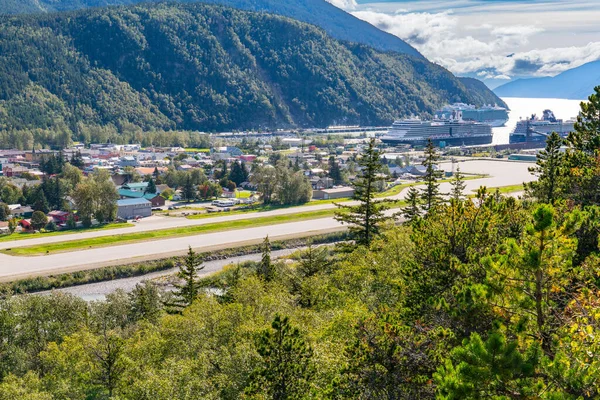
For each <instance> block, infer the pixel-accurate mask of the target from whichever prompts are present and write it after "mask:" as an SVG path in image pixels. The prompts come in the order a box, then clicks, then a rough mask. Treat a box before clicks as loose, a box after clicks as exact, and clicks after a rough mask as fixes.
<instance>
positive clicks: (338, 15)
mask: <svg viewBox="0 0 600 400" xmlns="http://www.w3.org/2000/svg"><path fill="white" fill-rule="evenodd" d="M143 1H144V0H0V13H3V14H26V13H40V12H52V11H69V10H78V9H82V8H89V7H102V6H111V5H131V4H136V3H141V2H143ZM146 1H147V0H146ZM150 1H159V0H150ZM178 1H179V2H180V3H192V2H197V1H198V0H178ZM202 2H204V3H214V4H221V5H225V6H230V7H234V8H239V9H243V10H249V11H263V12H269V13H274V14H279V15H283V16H286V17H290V18H293V19H297V20H299V21H302V22H308V23H311V24H313V25H317V26H319V27H321V28H323V29H324V30H325V31H326V32H327V33H329V34H330V35H331V36H333V37H334V38H336V39H340V40H346V41H350V42H356V43H363V44H367V45H369V46H371V47H374V48H376V49H378V50H383V51H397V52H399V53H406V54H411V55H414V56H416V57H422V56H421V54H420V53H419V52H418V51H417V50H416V49H415V48H414V47H412V46H411V45H409V44H408V43H406V42H404V41H403V40H401V39H400V38H398V37H397V36H394V35H392V34H389V33H387V32H384V31H382V30H379V29H377V28H376V27H374V26H373V25H371V24H369V23H368V22H365V21H363V20H361V19H358V18H356V17H354V16H352V15H351V14H348V13H347V12H345V11H343V10H341V9H339V8H337V7H335V6H333V5H332V4H330V3H328V2H327V1H325V0H202Z"/></svg>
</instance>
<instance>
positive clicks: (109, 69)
mask: <svg viewBox="0 0 600 400" xmlns="http://www.w3.org/2000/svg"><path fill="white" fill-rule="evenodd" d="M494 97H495V96H494V95H493V94H492V93H491V92H490V91H487V90H486V91H479V92H478V91H468V90H467V89H466V88H465V86H464V85H463V84H462V83H461V82H460V81H459V80H458V79H457V78H455V77H454V76H453V75H452V74H451V73H449V72H448V71H446V70H445V69H443V68H441V67H439V66H437V65H434V64H432V63H429V62H428V61H427V60H424V59H422V58H415V57H412V56H407V55H402V54H397V53H381V52H378V51H375V50H373V49H371V48H369V47H366V46H363V45H356V44H348V43H342V42H338V41H336V40H334V39H332V38H330V37H329V36H328V35H327V34H326V33H325V32H324V31H322V30H321V29H318V28H316V27H314V26H312V25H308V24H304V23H300V22H297V21H294V20H291V19H288V18H284V17H280V16H275V15H270V14H264V13H252V12H246V11H240V10H235V9H231V8H226V7H221V6H213V5H205V4H198V3H195V4H185V5H184V4H154V5H139V6H131V7H118V8H104V9H90V10H84V11H78V12H70V13H58V14H39V15H35V16H13V17H8V16H6V17H3V18H1V19H0V129H3V130H4V131H5V133H4V134H5V135H7V134H8V135H10V131H11V130H32V129H45V130H51V131H52V132H50V133H48V135H63V136H64V135H68V134H69V132H71V131H73V132H74V133H75V136H80V137H82V138H83V139H86V138H87V139H89V136H90V135H92V136H94V135H96V136H97V135H101V132H100V133H98V132H99V129H100V128H99V127H104V126H106V125H109V124H110V125H114V126H115V127H116V129H117V130H119V131H121V132H124V131H128V130H132V129H135V128H137V127H140V128H142V129H144V130H152V129H167V130H168V129H183V130H201V131H223V130H230V129H256V128H275V127H294V126H300V127H303V126H306V127H308V126H327V125H331V124H342V123H343V124H361V125H387V124H389V123H391V122H392V120H393V119H394V118H398V117H401V116H406V115H410V114H423V113H425V114H427V113H431V112H433V111H434V109H435V108H436V107H437V106H440V105H442V104H443V103H447V102H454V101H462V102H469V103H478V104H481V103H490V102H494V101H493V100H491V99H490V98H494ZM6 132H9V133H6ZM90 132H91V133H90ZM34 135H38V136H39V135H43V133H40V132H37V133H36V132H34ZM50 143H52V141H51V140H50Z"/></svg>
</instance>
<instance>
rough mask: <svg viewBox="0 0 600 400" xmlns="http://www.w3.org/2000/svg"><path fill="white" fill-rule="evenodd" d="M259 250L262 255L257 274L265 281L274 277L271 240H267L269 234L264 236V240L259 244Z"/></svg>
mask: <svg viewBox="0 0 600 400" xmlns="http://www.w3.org/2000/svg"><path fill="white" fill-rule="evenodd" d="M261 250H262V257H261V260H260V264H259V265H258V274H259V276H261V277H262V278H263V279H264V280H265V281H266V282H270V281H272V280H273V278H274V277H275V266H274V265H273V262H272V261H271V242H270V241H269V236H267V237H265V240H264V241H263V244H262V246H261Z"/></svg>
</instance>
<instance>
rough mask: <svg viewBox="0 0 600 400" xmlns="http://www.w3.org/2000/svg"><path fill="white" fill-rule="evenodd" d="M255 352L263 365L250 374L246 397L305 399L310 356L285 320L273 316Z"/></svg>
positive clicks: (285, 318) (274, 399) (310, 361)
mask: <svg viewBox="0 0 600 400" xmlns="http://www.w3.org/2000/svg"><path fill="white" fill-rule="evenodd" d="M256 350H257V352H258V354H259V355H260V356H261V358H262V362H261V364H260V366H259V367H258V368H256V369H255V370H254V372H253V373H252V376H251V382H250V385H249V386H248V387H247V389H246V393H247V394H251V395H253V394H257V395H259V396H260V395H263V396H266V397H260V398H268V399H273V400H292V399H301V398H304V397H305V395H306V392H307V388H308V386H309V382H310V380H311V377H312V375H313V364H312V356H313V352H312V349H311V348H310V346H309V345H308V344H307V343H306V342H305V340H304V338H303V337H302V334H301V333H300V331H299V330H298V328H295V327H293V326H292V325H291V324H290V322H289V319H288V317H283V318H282V317H281V316H280V315H279V314H277V315H275V319H274V320H273V323H272V324H271V329H267V330H265V331H264V332H263V333H262V334H261V335H260V336H259V338H258V340H257V343H256Z"/></svg>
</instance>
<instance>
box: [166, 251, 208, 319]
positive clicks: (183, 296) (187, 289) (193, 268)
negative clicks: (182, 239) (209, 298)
mask: <svg viewBox="0 0 600 400" xmlns="http://www.w3.org/2000/svg"><path fill="white" fill-rule="evenodd" d="M202 269H204V267H203V266H202V258H201V257H200V256H199V255H198V254H196V253H195V252H194V251H193V250H192V248H191V247H190V248H189V249H188V253H187V255H186V256H185V258H184V259H183V261H182V262H181V263H180V264H179V272H178V273H177V278H179V279H180V280H181V283H177V284H175V289H176V290H175V292H174V296H173V297H174V298H173V299H172V300H170V301H169V302H168V303H167V305H168V306H169V307H170V308H171V309H172V311H173V312H181V311H182V310H183V309H184V308H186V307H189V306H190V305H191V304H192V303H193V302H194V300H196V297H198V294H199V293H200V284H199V279H198V272H199V271H201V270H202Z"/></svg>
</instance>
